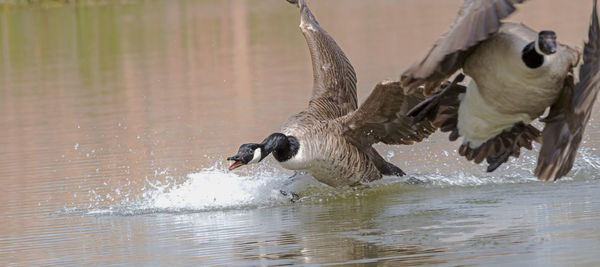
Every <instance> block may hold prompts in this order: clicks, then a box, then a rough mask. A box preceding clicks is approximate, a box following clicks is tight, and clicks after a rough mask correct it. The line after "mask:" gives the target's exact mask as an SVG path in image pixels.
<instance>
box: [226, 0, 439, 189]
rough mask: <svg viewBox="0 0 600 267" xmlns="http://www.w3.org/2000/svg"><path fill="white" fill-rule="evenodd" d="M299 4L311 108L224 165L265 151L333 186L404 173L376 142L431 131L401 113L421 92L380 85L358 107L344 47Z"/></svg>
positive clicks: (416, 137) (402, 140)
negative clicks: (309, 73) (309, 62)
mask: <svg viewBox="0 0 600 267" xmlns="http://www.w3.org/2000/svg"><path fill="white" fill-rule="evenodd" d="M287 1H288V2H290V3H292V4H296V6H298V7H299V9H300V14H301V20H300V29H301V30H302V33H303V34H304V37H305V39H306V42H307V44H308V48H309V51H310V55H311V60H312V67H313V80H314V82H313V90H312V97H311V99H310V101H309V103H308V108H307V109H306V110H304V111H302V112H300V113H297V114H295V115H293V116H291V117H290V118H289V119H288V120H287V121H286V122H285V123H284V125H283V126H282V129H281V133H273V134H271V135H269V136H268V137H267V138H266V139H264V141H262V143H260V144H252V143H251V144H243V145H241V146H240V148H239V151H238V153H237V154H236V155H235V156H232V157H229V158H227V160H231V161H233V164H231V166H230V167H229V170H233V169H235V168H238V167H240V166H242V165H246V164H252V163H258V162H260V161H261V160H263V159H264V158H265V157H267V156H268V155H269V154H270V153H272V154H273V156H274V157H275V159H276V160H277V161H278V162H279V163H280V164H281V166H283V167H284V168H287V169H290V170H301V171H305V172H307V173H309V174H310V175H312V176H313V177H314V178H316V179H317V180H318V181H320V182H322V183H324V184H327V185H330V186H333V187H343V186H355V185H359V184H361V183H363V182H368V181H373V180H377V179H379V178H381V176H382V175H397V176H401V175H404V172H403V171H402V170H401V169H400V168H398V167H396V166H394V165H393V164H391V163H389V162H386V161H385V160H384V159H383V158H382V157H381V156H380V155H379V154H378V153H377V151H376V150H375V149H374V148H373V147H372V145H373V144H374V143H378V142H383V143H385V144H411V143H413V142H418V141H421V140H422V139H423V138H425V137H427V136H429V135H430V134H431V133H432V132H433V131H435V128H433V126H432V125H431V123H430V122H422V123H418V124H415V125H411V119H410V118H408V117H407V116H405V114H406V112H408V110H409V109H410V108H412V107H413V106H414V105H416V104H417V103H419V102H420V101H422V100H424V99H425V97H424V95H423V93H422V92H416V93H415V94H412V95H405V94H404V90H402V88H400V82H381V83H379V84H377V86H376V87H375V89H374V90H373V92H372V93H371V95H370V96H369V97H368V98H367V100H366V101H365V102H364V103H363V104H362V105H361V106H360V108H358V109H357V106H358V105H357V97H356V75H355V73H354V68H353V67H352V65H351V64H350V61H349V60H348V58H347V57H346V56H345V55H344V52H342V50H341V49H340V48H339V46H338V45H337V44H336V43H335V41H334V40H333V38H331V36H329V34H327V32H326V31H325V30H324V29H323V28H321V26H320V25H319V24H318V23H317V21H316V20H315V17H314V16H313V14H312V13H311V11H310V10H309V8H308V6H307V5H306V4H305V2H304V1H303V0H300V1H297V0H287Z"/></svg>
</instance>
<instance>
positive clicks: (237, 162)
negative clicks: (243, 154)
mask: <svg viewBox="0 0 600 267" xmlns="http://www.w3.org/2000/svg"><path fill="white" fill-rule="evenodd" d="M227 160H229V161H233V163H232V164H231V166H229V170H230V171H231V170H234V169H237V168H239V167H241V166H242V165H245V164H244V162H243V161H242V160H241V159H240V157H239V156H238V155H235V156H233V157H229V158H227Z"/></svg>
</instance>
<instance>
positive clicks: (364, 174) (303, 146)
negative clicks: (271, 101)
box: [280, 124, 381, 187]
mask: <svg viewBox="0 0 600 267" xmlns="http://www.w3.org/2000/svg"><path fill="white" fill-rule="evenodd" d="M334 126H335V125H331V124H326V125H322V126H321V127H314V128H313V129H309V130H308V131H307V132H305V133H303V134H299V133H298V132H296V135H298V136H296V138H297V139H298V141H299V143H300V147H299V149H298V152H297V153H296V155H295V156H294V157H292V158H291V159H289V160H287V161H285V162H280V164H281V166H282V167H284V168H286V169H290V170H302V171H306V172H307V173H309V174H310V175H312V176H313V177H314V178H315V179H317V180H318V181H319V182H321V183H324V184H327V185H329V186H333V187H342V186H348V185H355V184H358V183H360V182H361V181H371V180H376V179H378V178H380V177H381V175H380V174H379V171H378V170H377V169H376V167H375V166H374V165H373V164H372V163H371V161H370V160H369V159H368V157H367V156H366V155H365V154H364V153H361V152H360V151H359V150H358V149H357V148H356V147H354V146H352V145H351V144H350V143H348V142H347V141H346V140H345V139H344V138H343V137H342V135H341V128H340V129H338V127H334ZM286 134H287V133H286ZM290 134H291V133H290ZM291 135H293V134H291Z"/></svg>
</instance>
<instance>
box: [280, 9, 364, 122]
mask: <svg viewBox="0 0 600 267" xmlns="http://www.w3.org/2000/svg"><path fill="white" fill-rule="evenodd" d="M288 2H290V3H295V4H297V5H298V7H299V8H300V15H301V19H300V29H302V33H303V34H304V38H305V39H306V43H307V44H308V49H309V51H310V56H311V60H312V67H313V79H314V83H313V91H312V97H311V99H310V102H309V104H308V109H307V110H306V113H310V115H311V117H314V118H317V119H320V120H327V119H334V118H338V117H341V116H344V115H346V114H348V113H349V112H351V111H354V110H355V109H356V108H357V106H358V103H357V97H356V73H355V72H354V68H353V67H352V65H351V64H350V61H349V60H348V58H347V57H346V55H345V54H344V52H343V51H342V49H341V48H340V47H339V46H338V45H337V44H336V42H335V40H333V38H332V37H331V36H330V35H329V34H328V33H327V32H326V31H325V30H324V29H323V28H321V26H320V25H319V23H318V22H317V20H316V19H315V17H314V16H313V14H312V12H311V11H310V9H309V8H308V6H307V5H306V3H305V2H304V0H288Z"/></svg>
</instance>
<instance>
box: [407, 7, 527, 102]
mask: <svg viewBox="0 0 600 267" xmlns="http://www.w3.org/2000/svg"><path fill="white" fill-rule="evenodd" d="M524 1H525V0H465V1H464V3H463V5H462V7H461V9H460V11H459V14H458V17H457V18H456V20H455V21H454V23H453V24H452V25H451V26H450V29H448V31H447V32H446V33H444V34H443V35H442V36H441V37H440V38H439V39H438V40H437V41H436V42H435V44H434V45H433V47H431V49H430V50H429V52H427V54H426V55H425V57H424V58H423V59H422V60H421V61H419V62H417V63H415V64H413V65H412V66H411V67H409V68H408V69H407V70H406V71H405V72H404V73H403V74H402V78H401V81H402V86H403V87H404V88H406V90H408V91H412V90H414V89H416V88H417V87H419V86H420V85H425V94H427V95H430V94H432V93H434V92H436V91H438V90H439V88H440V84H441V83H442V82H444V81H446V80H447V79H448V77H449V76H451V75H452V74H454V73H455V72H456V71H457V70H458V69H460V68H461V67H462V64H463V61H464V59H465V58H466V57H467V56H468V55H469V53H470V52H471V50H472V48H473V47H474V46H476V45H477V44H479V43H480V42H482V41H484V40H486V39H487V38H488V37H490V36H491V35H492V34H494V33H495V32H497V31H498V29H499V28H500V26H501V24H502V23H501V20H502V19H504V18H506V17H508V16H509V15H510V14H511V13H513V12H514V11H515V6H514V5H515V4H517V3H522V2H524Z"/></svg>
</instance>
